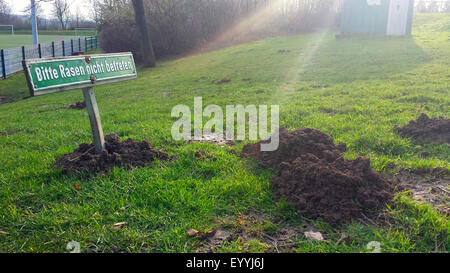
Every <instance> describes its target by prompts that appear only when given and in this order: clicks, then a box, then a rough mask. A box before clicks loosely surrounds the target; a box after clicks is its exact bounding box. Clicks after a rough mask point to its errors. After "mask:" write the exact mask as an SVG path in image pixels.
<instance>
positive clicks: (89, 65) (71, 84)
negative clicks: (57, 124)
mask: <svg viewBox="0 0 450 273" xmlns="http://www.w3.org/2000/svg"><path fill="white" fill-rule="evenodd" d="M23 67H24V72H25V75H26V78H27V82H28V87H29V89H30V95H31V96H38V95H44V94H49V93H54V92H61V91H67V90H73V89H80V88H81V89H82V90H83V96H84V100H85V102H86V108H87V110H88V113H89V120H90V122H91V127H92V136H93V141H94V145H95V149H96V150H97V152H101V151H103V150H104V149H105V139H104V136H103V129H102V123H101V119H100V112H99V110H98V106H97V100H96V98H95V94H94V86H97V85H102V84H108V83H113V82H119V81H125V80H131V79H135V78H136V77H137V72H136V65H135V63H134V58H133V54H131V53H129V52H128V53H117V54H106V55H91V56H74V57H64V58H50V59H34V60H25V61H23Z"/></svg>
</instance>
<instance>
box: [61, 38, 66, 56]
mask: <svg viewBox="0 0 450 273" xmlns="http://www.w3.org/2000/svg"><path fill="white" fill-rule="evenodd" d="M62 55H63V56H66V46H65V44H64V40H62Z"/></svg>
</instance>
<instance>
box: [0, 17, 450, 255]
mask: <svg viewBox="0 0 450 273" xmlns="http://www.w3.org/2000/svg"><path fill="white" fill-rule="evenodd" d="M449 35H450V15H449V14H445V15H418V16H416V20H415V25H414V30H413V36H412V37H404V38H386V37H377V38H367V37H354V38H348V39H336V38H335V33H331V32H325V33H317V34H309V35H298V36H290V37H279V38H272V39H267V40H262V41H257V42H253V43H250V44H243V45H239V46H234V47H230V48H226V49H223V50H219V51H214V52H210V53H207V54H202V55H197V56H192V57H187V58H183V59H178V60H175V61H167V62H162V63H159V64H158V66H157V67H156V68H154V69H146V70H140V71H139V78H138V79H137V80H135V81H131V82H123V83H119V84H113V85H107V86H102V87H98V88H96V95H97V101H98V104H99V108H100V112H101V116H102V122H103V129H104V131H105V133H112V132H115V133H117V134H119V135H120V136H121V137H123V138H124V139H126V138H133V139H137V140H143V139H149V140H150V141H151V142H152V144H153V145H154V146H155V148H157V149H160V150H164V151H166V152H168V153H169V154H170V155H173V156H176V157H177V160H175V161H171V162H164V163H161V162H155V163H154V164H153V165H152V167H151V168H142V169H135V170H130V171H127V170H123V169H115V170H114V171H113V172H112V173H111V174H110V175H108V176H106V175H102V174H98V175H92V176H86V177H84V178H83V179H80V178H78V177H75V176H65V175H63V174H62V173H61V171H60V170H58V169H56V168H55V167H54V159H55V157H57V156H61V155H63V154H66V153H69V152H72V151H73V150H74V148H76V147H77V146H78V144H80V143H83V142H90V141H91V129H90V125H89V119H88V114H87V111H74V110H69V109H67V105H68V104H73V103H75V102H77V101H81V100H82V99H83V97H82V92H81V91H77V90H75V91H70V92H63V93H56V94H51V95H46V96H42V97H34V98H30V99H26V100H20V98H22V97H25V96H27V94H28V91H27V87H26V83H25V79H24V76H23V75H22V74H19V75H15V76H13V77H11V78H9V79H7V80H5V81H0V96H3V97H6V98H5V99H4V100H5V101H17V100H19V101H17V102H13V103H6V104H3V105H0V132H8V133H9V136H2V135H1V134H0V147H1V149H0V251H1V252H66V245H67V243H68V242H69V241H77V242H80V243H81V250H82V251H83V252H195V251H196V250H197V248H198V246H199V245H200V244H201V241H199V240H198V239H194V238H189V237H188V236H187V235H186V231H187V230H188V229H190V228H194V229H197V230H200V231H208V230H210V229H212V228H218V227H223V226H224V225H225V226H227V227H228V228H231V229H232V230H235V231H239V232H242V231H245V232H246V233H247V234H250V235H251V236H248V237H245V236H242V237H239V238H234V239H233V240H231V241H230V242H228V243H226V244H224V245H222V246H221V247H219V248H218V249H216V250H215V251H218V252H265V251H275V249H273V248H272V247H271V246H270V245H269V244H268V243H267V241H266V240H265V239H264V238H265V237H264V236H263V234H268V235H271V236H276V234H277V233H278V232H279V231H281V230H282V229H284V228H287V227H289V228H291V229H292V228H293V229H295V230H296V231H297V232H298V234H297V236H294V237H292V238H291V245H290V248H289V250H290V251H295V252H366V251H368V250H367V249H366V245H367V244H368V243H369V242H371V241H379V242H381V247H382V251H383V252H433V251H438V252H448V251H449V250H450V239H449V227H450V226H449V222H448V216H445V215H443V214H442V213H440V212H438V211H437V210H435V209H433V208H432V207H431V206H430V205H426V204H419V203H417V202H415V201H413V200H412V198H411V195H410V194H407V193H403V194H400V195H398V196H397V198H396V201H395V206H393V207H389V208H386V210H385V212H384V213H383V217H382V218H381V219H380V221H378V222H377V223H370V222H369V223H359V222H354V223H351V224H345V225H342V226H339V227H330V226H328V225H327V224H325V223H322V222H316V221H310V220H308V219H305V218H302V217H301V216H298V215H295V211H294V210H293V209H292V208H291V207H289V206H288V205H286V203H285V202H275V201H273V200H272V191H271V188H270V183H269V178H270V177H271V176H272V175H273V172H271V171H268V170H264V169H261V168H259V167H257V166H256V163H255V162H253V161H251V160H247V159H242V158H240V157H239V156H236V155H235V154H234V153H231V152H230V151H231V150H235V151H236V152H237V153H240V150H241V148H242V145H243V143H237V145H235V146H231V147H220V146H216V145H213V144H206V143H196V144H186V143H182V142H174V141H173V140H172V138H171V127H172V124H173V122H174V121H175V120H176V119H173V118H171V110H172V108H173V107H174V106H176V105H178V104H186V105H188V106H190V107H191V109H192V107H193V103H194V97H195V96H201V97H203V103H204V105H209V104H217V105H219V106H222V107H224V106H225V105H236V104H243V105H248V104H256V105H260V104H267V105H273V104H279V105H280V111H281V113H280V122H281V125H282V126H284V127H286V128H287V129H296V128H303V127H313V128H317V129H320V130H322V131H324V132H326V133H328V134H330V135H331V136H333V137H334V138H335V140H336V142H338V141H341V142H345V143H347V145H348V148H349V151H348V152H347V153H346V157H347V158H355V157H358V156H365V157H370V158H371V162H372V166H373V168H374V169H376V170H377V171H380V172H383V173H385V174H393V173H396V172H398V171H400V170H408V171H414V170H415V171H418V170H422V171H423V170H433V169H435V168H442V169H444V170H446V171H449V170H450V167H449V157H450V148H449V145H447V144H441V145H440V144H431V143H428V144H425V145H423V146H417V145H414V144H413V143H412V141H411V140H410V139H403V138H400V137H399V136H398V135H397V134H395V133H394V132H393V128H394V127H395V126H402V125H404V124H406V123H408V122H409V121H410V120H413V119H416V118H417V117H418V116H419V115H420V114H421V113H426V114H428V115H429V116H432V117H435V116H445V117H447V118H448V117H449V116H450V115H449V113H450V111H449V106H450V89H449V83H450V74H449V67H450V43H449ZM2 42H3V39H2ZM280 50H284V51H281V52H280ZM282 52H283V53H282ZM224 78H227V79H230V80H231V82H230V83H228V84H222V85H217V84H213V83H212V81H215V80H221V79H224ZM199 150H203V151H205V152H206V153H207V154H208V155H209V156H210V159H205V160H201V161H200V160H196V157H195V153H196V152H197V151H199ZM424 153H427V154H428V155H429V156H428V157H423V156H422V154H424ZM75 183H76V184H78V185H79V186H80V187H81V190H80V188H79V187H78V185H77V187H74V184H75ZM255 215H258V216H255ZM255 217H256V218H258V217H259V218H262V220H261V219H260V220H261V221H255V220H254V219H255ZM118 222H127V223H128V224H127V226H126V227H124V228H122V229H120V230H115V229H113V228H112V225H113V224H115V223H118ZM311 227H313V229H314V231H320V232H322V233H323V234H324V235H325V237H326V239H327V240H328V241H329V243H328V244H327V243H323V242H316V241H310V240H308V239H306V238H305V236H304V235H303V231H308V230H309V229H310V228H311ZM343 238H345V240H344V239H343Z"/></svg>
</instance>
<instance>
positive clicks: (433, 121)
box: [395, 114, 450, 144]
mask: <svg viewBox="0 0 450 273" xmlns="http://www.w3.org/2000/svg"><path fill="white" fill-rule="evenodd" d="M395 132H397V133H398V134H400V135H401V136H402V137H411V138H413V139H414V141H415V142H416V143H423V141H424V140H425V141H429V142H438V143H448V144H450V119H445V118H443V117H439V118H429V117H428V116H427V115H426V114H422V115H420V117H419V118H418V119H417V120H412V121H411V122H409V124H407V125H405V126H403V127H396V128H395Z"/></svg>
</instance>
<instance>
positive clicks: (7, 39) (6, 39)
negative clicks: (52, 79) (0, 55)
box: [0, 34, 75, 49]
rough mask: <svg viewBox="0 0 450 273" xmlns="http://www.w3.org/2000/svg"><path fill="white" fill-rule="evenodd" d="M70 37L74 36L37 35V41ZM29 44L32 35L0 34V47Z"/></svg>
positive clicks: (31, 40)
mask: <svg viewBox="0 0 450 273" xmlns="http://www.w3.org/2000/svg"><path fill="white" fill-rule="evenodd" d="M72 37H73V39H75V37H74V36H68V35H39V42H40V43H47V42H52V41H61V40H68V39H70V38H72ZM31 44H33V36H31V35H23V34H16V35H0V48H1V49H8V48H14V47H20V46H23V45H31Z"/></svg>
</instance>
